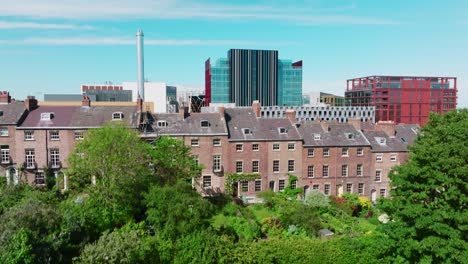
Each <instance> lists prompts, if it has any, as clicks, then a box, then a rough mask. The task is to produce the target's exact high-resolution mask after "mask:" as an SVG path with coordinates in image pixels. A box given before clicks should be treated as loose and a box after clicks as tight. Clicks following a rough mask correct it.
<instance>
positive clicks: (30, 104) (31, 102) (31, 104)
mask: <svg viewBox="0 0 468 264" xmlns="http://www.w3.org/2000/svg"><path fill="white" fill-rule="evenodd" d="M24 107H25V108H26V110H28V111H32V110H34V109H36V108H37V100H36V97H34V96H28V97H26V100H24Z"/></svg>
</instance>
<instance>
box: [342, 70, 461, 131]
mask: <svg viewBox="0 0 468 264" xmlns="http://www.w3.org/2000/svg"><path fill="white" fill-rule="evenodd" d="M345 98H346V105H348V106H375V121H376V122H377V121H388V120H390V121H394V122H396V123H406V124H413V123H417V124H419V125H424V124H425V123H426V122H427V120H428V118H429V112H435V113H439V114H442V113H446V112H448V111H452V110H454V109H456V107H457V78H455V77H412V76H411V77H410V76H368V77H362V78H354V79H350V80H348V81H347V87H346V92H345Z"/></svg>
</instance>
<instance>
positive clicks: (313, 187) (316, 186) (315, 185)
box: [312, 184, 320, 191]
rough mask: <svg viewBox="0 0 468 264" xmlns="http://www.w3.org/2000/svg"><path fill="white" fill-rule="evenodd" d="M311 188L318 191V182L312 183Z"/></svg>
mask: <svg viewBox="0 0 468 264" xmlns="http://www.w3.org/2000/svg"><path fill="white" fill-rule="evenodd" d="M312 190H317V191H320V184H314V185H312Z"/></svg>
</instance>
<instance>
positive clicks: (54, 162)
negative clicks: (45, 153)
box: [50, 148, 60, 169]
mask: <svg viewBox="0 0 468 264" xmlns="http://www.w3.org/2000/svg"><path fill="white" fill-rule="evenodd" d="M50 166H51V167H52V168H53V169H55V168H59V167H60V150H59V149H58V148H53V149H50Z"/></svg>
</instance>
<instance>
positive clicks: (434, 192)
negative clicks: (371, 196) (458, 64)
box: [381, 109, 468, 263]
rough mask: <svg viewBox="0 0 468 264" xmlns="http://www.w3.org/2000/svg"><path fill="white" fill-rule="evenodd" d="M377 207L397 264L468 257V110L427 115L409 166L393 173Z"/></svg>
mask: <svg viewBox="0 0 468 264" xmlns="http://www.w3.org/2000/svg"><path fill="white" fill-rule="evenodd" d="M390 178H391V180H392V186H393V190H392V193H391V194H392V197H391V198H390V199H386V200H384V202H383V204H382V205H381V207H382V209H384V210H385V211H386V212H387V213H388V214H389V215H390V217H391V219H392V221H390V222H389V223H388V224H386V225H385V226H384V227H383V231H384V232H385V234H386V235H387V237H388V241H386V242H385V243H386V249H387V250H386V252H385V253H384V254H385V255H387V256H388V257H389V258H391V259H392V261H395V260H396V261H397V262H407V263H415V262H425V263H430V262H436V263H441V262H444V263H457V262H458V263H462V262H465V263H466V260H467V259H468V243H467V232H468V210H467V203H468V196H467V186H468V185H467V184H468V110H466V109H465V110H458V111H452V112H450V113H447V114H444V115H435V114H432V115H431V116H430V119H429V122H428V124H427V125H426V126H425V127H423V128H422V131H421V134H420V135H419V137H418V138H417V140H416V143H415V145H414V146H413V147H412V148H411V155H410V158H409V161H408V163H406V164H405V165H403V166H400V167H397V168H396V169H395V170H394V171H393V172H392V173H391V174H390Z"/></svg>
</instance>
